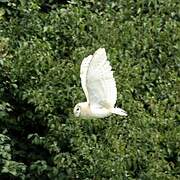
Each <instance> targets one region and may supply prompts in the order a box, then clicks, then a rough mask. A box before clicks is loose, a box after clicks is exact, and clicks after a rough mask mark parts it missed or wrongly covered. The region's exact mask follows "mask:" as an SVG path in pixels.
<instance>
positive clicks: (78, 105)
mask: <svg viewBox="0 0 180 180" xmlns="http://www.w3.org/2000/svg"><path fill="white" fill-rule="evenodd" d="M74 115H75V116H76V117H79V116H80V115H81V106H80V104H77V105H76V106H75V107H74Z"/></svg>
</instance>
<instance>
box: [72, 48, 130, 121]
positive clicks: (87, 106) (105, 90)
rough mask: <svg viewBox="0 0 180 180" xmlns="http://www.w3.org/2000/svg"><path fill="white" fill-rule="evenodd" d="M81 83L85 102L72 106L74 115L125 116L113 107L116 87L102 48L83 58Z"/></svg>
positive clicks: (86, 116)
mask: <svg viewBox="0 0 180 180" xmlns="http://www.w3.org/2000/svg"><path fill="white" fill-rule="evenodd" d="M80 77H81V85H82V88H83V91H84V93H85V95H86V99H87V102H81V103H78V104H77V105H76V106H75V107H74V115H75V116H76V117H84V118H104V117H107V116H109V115H111V114H118V115H121V116H127V113H126V112H125V111H124V110H123V109H121V108H118V107H115V103H116V99H117V89H116V83H115V79H114V78H113V72H112V71H111V66H110V63H109V61H108V60H107V56H106V51H105V49H104V48H99V49H98V50H97V51H96V52H95V53H94V54H93V55H89V56H88V57H86V58H84V59H83V61H82V63H81V69H80Z"/></svg>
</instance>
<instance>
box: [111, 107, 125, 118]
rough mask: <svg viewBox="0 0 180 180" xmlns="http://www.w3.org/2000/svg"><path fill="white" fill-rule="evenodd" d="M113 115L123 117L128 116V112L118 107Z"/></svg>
mask: <svg viewBox="0 0 180 180" xmlns="http://www.w3.org/2000/svg"><path fill="white" fill-rule="evenodd" d="M112 113H114V114H118V115H121V116H127V112H126V111H124V110H123V109H121V108H117V107H115V108H114V109H113V110H112Z"/></svg>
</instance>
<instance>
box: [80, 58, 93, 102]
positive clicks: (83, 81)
mask: <svg viewBox="0 0 180 180" xmlns="http://www.w3.org/2000/svg"><path fill="white" fill-rule="evenodd" d="M92 57H93V56H92V55H89V56H88V57H86V58H84V59H83V61H82V63H81V70H80V77H81V85H82V88H83V91H84V93H85V95H86V99H87V102H88V103H89V95H88V90H87V85H86V80H87V71H88V68H89V64H90V61H91V59H92Z"/></svg>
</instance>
